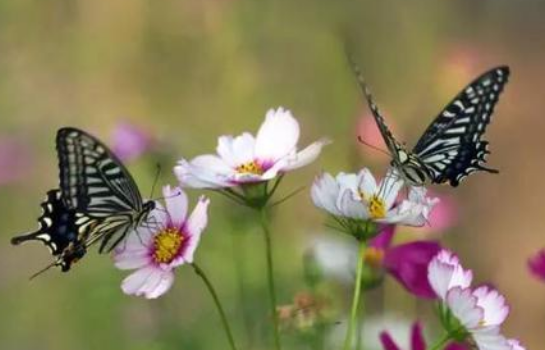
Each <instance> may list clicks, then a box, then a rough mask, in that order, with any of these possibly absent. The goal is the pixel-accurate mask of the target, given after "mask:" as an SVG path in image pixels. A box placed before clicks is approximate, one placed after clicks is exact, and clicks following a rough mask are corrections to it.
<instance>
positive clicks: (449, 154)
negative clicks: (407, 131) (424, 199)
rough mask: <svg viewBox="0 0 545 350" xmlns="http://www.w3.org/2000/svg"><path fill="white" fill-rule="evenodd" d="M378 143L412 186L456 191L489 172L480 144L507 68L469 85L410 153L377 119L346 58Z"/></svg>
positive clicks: (370, 98)
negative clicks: (476, 175)
mask: <svg viewBox="0 0 545 350" xmlns="http://www.w3.org/2000/svg"><path fill="white" fill-rule="evenodd" d="M350 63H351V65H352V68H353V70H354V73H355V75H356V77H357V80H358V83H359V85H360V88H361V90H362V92H363V94H364V95H365V98H366V100H367V104H368V105H369V108H370V109H371V112H372V114H373V117H374V119H375V122H376V123H377V125H378V128H379V130H380V133H381V135H382V138H383V139H384V141H385V143H386V146H387V148H388V151H389V152H390V154H391V156H392V162H391V163H392V166H393V167H394V169H396V170H397V172H398V173H399V175H400V176H401V177H402V178H403V179H404V180H405V181H406V182H407V183H409V184H410V185H414V186H422V185H424V184H425V183H426V182H427V181H430V182H431V183H434V184H441V183H449V184H450V185H451V186H453V187H456V186H458V185H459V184H460V182H461V181H463V180H464V179H465V178H466V177H468V176H469V175H470V174H472V173H474V172H477V171H485V172H489V173H498V170H496V169H491V168H487V167H486V166H485V165H484V164H485V163H486V157H487V155H488V154H490V151H489V150H488V142H487V141H484V140H483V139H482V137H483V135H484V133H485V131H486V127H487V126H488V124H489V123H490V120H491V117H492V113H493V112H494V107H495V105H496V103H497V102H498V98H499V95H500V94H501V92H502V91H503V88H504V86H505V84H506V83H507V81H508V78H509V67H507V66H500V67H496V68H493V69H491V70H489V71H487V72H486V73H484V74H482V75H481V76H479V77H478V78H476V79H475V80H474V81H473V82H471V83H470V84H469V85H467V86H466V87H465V88H464V89H463V90H462V91H461V92H460V93H458V95H457V96H456V97H455V98H454V99H453V100H452V101H451V102H450V103H449V104H448V105H447V106H446V107H445V108H444V109H443V111H442V112H441V113H439V115H438V116H437V117H436V118H435V119H434V120H433V122H432V123H431V124H430V125H429V126H428V128H427V129H426V131H424V134H423V135H422V136H421V137H420V139H419V140H418V142H417V143H416V146H415V147H414V148H413V150H412V151H409V150H407V148H406V147H405V146H404V145H403V144H401V143H400V142H398V141H397V140H396V139H395V138H394V136H393V134H392V132H391V131H390V129H389V128H388V126H387V125H386V122H385V120H384V117H383V116H382V115H381V113H380V111H379V109H378V107H377V105H376V103H375V102H374V100H373V96H372V95H371V92H370V91H369V89H368V87H367V85H366V83H365V79H364V78H363V75H362V73H361V70H360V69H359V67H358V66H357V65H356V64H355V63H354V62H353V60H351V59H350Z"/></svg>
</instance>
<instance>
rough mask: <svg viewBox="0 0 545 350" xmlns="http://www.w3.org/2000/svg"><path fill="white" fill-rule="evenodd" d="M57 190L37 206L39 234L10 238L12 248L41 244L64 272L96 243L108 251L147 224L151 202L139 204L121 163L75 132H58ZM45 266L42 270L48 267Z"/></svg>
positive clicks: (87, 138)
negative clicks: (58, 181) (21, 245)
mask: <svg viewBox="0 0 545 350" xmlns="http://www.w3.org/2000/svg"><path fill="white" fill-rule="evenodd" d="M56 144H57V156H58V159H59V171H60V184H59V189H54V190H50V191H49V192H48V193H47V197H46V199H45V201H44V202H43V203H42V204H41V206H42V210H43V213H42V215H41V216H40V218H39V219H38V222H39V228H38V230H36V231H34V232H31V233H28V234H24V235H21V236H17V237H14V238H12V240H11V242H12V244H15V245H17V244H20V243H23V242H26V241H33V240H36V241H41V242H43V243H44V244H45V245H46V246H47V247H48V248H49V249H50V251H51V254H52V255H53V256H54V257H55V261H54V262H53V264H51V265H50V266H48V267H47V268H49V267H51V266H60V267H61V269H62V271H68V270H69V269H70V267H71V265H72V263H74V262H76V261H77V260H79V259H81V258H82V257H83V256H84V255H85V254H86V252H87V248H88V247H89V246H91V245H93V244H95V243H99V252H100V253H104V252H110V251H111V250H112V249H113V248H115V247H116V246H117V245H118V244H119V243H120V242H121V241H122V240H123V238H124V237H125V236H126V234H127V233H128V232H129V231H130V230H131V229H136V227H138V226H139V225H141V224H143V223H144V222H146V220H147V218H148V215H149V213H150V212H151V211H152V210H153V209H154V208H155V202H153V201H146V202H144V201H143V199H142V196H141V194H140V192H139V190H138V187H137V186H136V183H135V182H134V180H133V178H132V176H131V175H130V173H129V172H128V171H127V169H126V168H125V166H123V164H122V163H121V161H120V160H119V159H118V158H117V157H116V156H115V155H114V154H113V153H112V152H111V151H110V150H109V149H108V147H106V146H105V145H104V144H103V143H102V142H100V141H99V140H98V139H96V138H95V137H93V136H91V135H89V134H88V133H86V132H85V131H82V130H78V129H75V128H62V129H59V131H58V132H57V139H56ZM47 268H46V269H47Z"/></svg>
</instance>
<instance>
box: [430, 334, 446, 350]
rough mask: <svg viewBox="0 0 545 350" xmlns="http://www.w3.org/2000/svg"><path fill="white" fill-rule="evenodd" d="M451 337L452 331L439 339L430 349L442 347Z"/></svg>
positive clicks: (435, 349)
mask: <svg viewBox="0 0 545 350" xmlns="http://www.w3.org/2000/svg"><path fill="white" fill-rule="evenodd" d="M450 339H451V336H450V333H446V334H445V335H444V336H443V337H442V338H441V339H439V341H438V342H437V343H436V344H435V345H434V346H433V347H431V348H430V350H439V349H442V348H443V347H444V346H445V344H446V343H448V341H449V340H450Z"/></svg>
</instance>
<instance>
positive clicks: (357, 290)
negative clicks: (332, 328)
mask: <svg viewBox="0 0 545 350" xmlns="http://www.w3.org/2000/svg"><path fill="white" fill-rule="evenodd" d="M365 248H366V245H365V241H364V240H361V241H360V248H359V251H358V268H357V272H356V280H355V281H354V296H353V299H352V311H351V312H350V321H349V323H348V330H347V331H346V338H345V339H344V346H343V350H349V349H350V347H351V345H352V341H353V337H354V329H355V327H356V318H357V316H358V305H359V302H360V300H361V299H362V296H361V277H362V275H363V266H364V259H363V254H364V253H365Z"/></svg>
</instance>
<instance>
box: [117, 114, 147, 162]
mask: <svg viewBox="0 0 545 350" xmlns="http://www.w3.org/2000/svg"><path fill="white" fill-rule="evenodd" d="M151 144H152V140H151V136H150V135H149V134H148V133H146V132H145V131H144V130H143V129H140V128H138V127H137V126H135V125H133V124H130V123H128V122H121V123H119V124H118V125H117V126H116V128H115V129H114V131H113V146H112V149H113V151H114V153H115V155H116V156H118V157H119V159H121V160H123V161H130V160H134V159H136V158H138V157H140V156H141V155H142V154H144V153H145V152H146V151H147V150H148V149H149V148H151Z"/></svg>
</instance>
